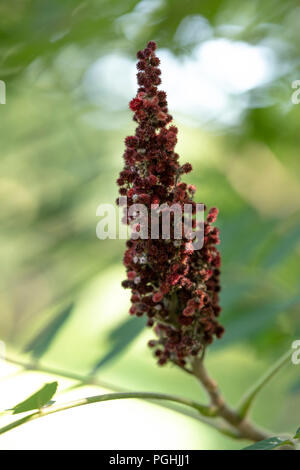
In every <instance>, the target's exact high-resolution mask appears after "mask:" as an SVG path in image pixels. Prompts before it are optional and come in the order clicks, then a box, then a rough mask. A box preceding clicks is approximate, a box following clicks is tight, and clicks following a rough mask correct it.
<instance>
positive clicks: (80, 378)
mask: <svg viewBox="0 0 300 470" xmlns="http://www.w3.org/2000/svg"><path fill="white" fill-rule="evenodd" d="M6 361H7V362H9V363H11V364H15V365H17V366H20V367H22V368H23V369H25V370H35V371H39V372H41V373H45V374H50V375H54V376H60V377H64V378H68V379H71V380H75V381H76V382H79V385H80V386H85V385H94V386H98V387H104V388H108V389H110V390H113V391H115V392H126V390H124V389H123V390H122V389H121V388H120V387H117V386H116V385H113V384H110V383H107V382H103V381H101V380H98V379H97V378H95V377H92V376H84V375H79V374H75V373H73V372H68V371H62V370H60V369H55V368H52V367H46V366H44V365H42V364H40V363H39V362H35V363H26V362H24V361H21V360H19V359H15V358H12V357H10V356H6ZM158 405H159V406H162V407H164V408H168V409H171V410H173V411H176V412H180V413H181V414H183V415H185V416H188V417H189V418H193V419H196V420H197V421H200V422H201V423H203V424H206V425H208V426H210V427H212V428H214V429H216V430H217V431H218V432H220V433H221V434H224V435H226V436H229V437H231V438H234V439H240V438H241V436H240V434H239V433H237V432H236V431H235V430H234V429H231V428H230V427H228V426H227V425H225V426H224V425H223V424H222V423H219V422H216V420H215V418H214V419H209V418H204V417H203V416H202V415H200V414H199V411H198V410H197V413H196V412H195V411H192V410H191V409H183V408H181V407H180V406H177V405H176V404H175V403H174V402H170V403H163V402H158ZM4 413H6V412H4ZM30 416H31V415H29V417H30ZM29 417H28V416H26V417H25V418H22V419H21V420H19V421H20V425H21V424H23V423H26V422H27V421H28V419H29ZM12 424H13V423H12ZM13 427H15V426H13ZM13 427H12V428H10V429H13ZM8 430H9V429H8Z"/></svg>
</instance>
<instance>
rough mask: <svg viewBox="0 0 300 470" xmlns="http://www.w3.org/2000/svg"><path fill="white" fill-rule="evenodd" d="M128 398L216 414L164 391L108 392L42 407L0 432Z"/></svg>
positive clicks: (205, 413) (206, 407)
mask: <svg viewBox="0 0 300 470" xmlns="http://www.w3.org/2000/svg"><path fill="white" fill-rule="evenodd" d="M126 398H131V399H132V398H142V399H146V400H167V401H173V402H176V403H179V404H181V405H186V406H189V407H191V408H194V409H195V410H196V411H198V412H199V413H201V414H203V415H204V416H210V417H211V416H215V413H214V410H213V409H212V408H210V407H208V406H204V405H201V404H200V403H197V402H195V401H192V400H187V399H185V398H181V397H176V396H173V395H165V394H163V393H148V392H126V393H108V394H104V395H96V396H93V397H87V398H81V399H79V400H75V401H72V402H69V403H65V404H62V405H53V406H51V407H49V408H45V409H41V410H39V411H37V412H35V413H32V414H30V415H28V416H25V417H24V418H21V419H18V420H16V421H13V422H12V423H10V424H8V425H7V426H4V427H2V428H1V429H0V434H4V433H6V432H8V431H10V430H11V429H14V428H16V427H18V426H21V425H22V424H25V423H28V422H29V421H33V420H35V419H38V418H42V417H44V416H48V415H51V414H53V413H58V412H60V411H65V410H69V409H71V408H78V407H79V406H84V405H89V404H91V403H99V402H102V401H111V400H121V399H126Z"/></svg>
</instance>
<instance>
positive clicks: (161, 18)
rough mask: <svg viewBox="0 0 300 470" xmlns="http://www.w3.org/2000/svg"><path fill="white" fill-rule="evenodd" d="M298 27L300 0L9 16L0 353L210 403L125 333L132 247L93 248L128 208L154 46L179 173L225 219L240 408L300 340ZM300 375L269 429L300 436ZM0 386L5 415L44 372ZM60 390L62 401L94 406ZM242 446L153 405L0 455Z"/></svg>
mask: <svg viewBox="0 0 300 470" xmlns="http://www.w3.org/2000/svg"><path fill="white" fill-rule="evenodd" d="M299 21H300V6H299V3H298V2H297V1H296V0H286V1H285V2H282V1H279V0H278V1H277V0H265V1H264V2H259V1H258V0H253V1H251V2H248V1H241V0H226V1H216V0H202V1H201V0H197V1H196V0H185V1H182V0H169V1H167V0H151V1H150V0H141V1H137V0H127V1H124V0H106V1H105V0H86V1H75V0H65V1H63V2H62V1H60V0H42V1H41V0H11V1H10V2H5V4H4V3H3V2H2V3H1V5H0V37H1V43H0V44H1V45H0V48H1V61H0V79H1V80H3V81H5V83H6V104H5V105H0V115H1V127H0V139H1V163H0V196H1V212H0V219H1V234H0V237H1V243H0V255H1V291H0V308H1V315H0V340H1V341H3V342H5V345H6V350H7V355H8V356H10V357H14V358H16V357H18V358H19V359H21V360H23V361H26V362H32V361H34V362H35V363H36V362H38V363H40V364H42V366H44V367H45V366H47V367H51V368H56V369H60V370H64V371H68V372H71V373H75V374H84V375H88V374H90V373H91V371H94V372H95V373H96V376H97V378H98V379H99V380H101V381H104V382H109V383H111V384H113V385H114V386H116V387H119V388H122V389H129V390H145V391H160V392H166V393H168V392H174V393H175V392H176V394H178V395H183V396H188V397H194V398H198V399H199V400H204V394H203V392H202V391H201V390H200V389H199V387H198V385H197V383H194V381H193V380H192V379H191V378H190V377H187V376H186V375H184V373H183V372H180V371H177V370H176V369H175V368H172V367H164V368H159V367H158V366H156V364H155V361H154V359H153V358H152V356H151V352H150V351H149V349H148V348H147V347H146V342H147V339H148V338H151V337H152V334H151V331H149V330H148V329H145V328H144V324H145V322H144V320H143V319H132V318H129V317H128V305H129V294H128V292H127V291H124V290H122V288H121V286H120V282H121V281H122V279H123V278H124V268H123V266H122V256H123V251H124V240H120V241H118V240H106V241H100V240H98V239H97V238H96V233H95V231H96V224H97V222H98V219H97V217H96V209H97V206H98V205H99V204H100V203H108V202H111V203H113V202H114V201H115V199H116V196H117V187H116V185H115V179H116V178H117V175H118V172H119V171H120V169H121V167H122V164H123V162H122V153H123V148H124V143H123V141H124V137H125V136H126V135H128V134H131V133H133V132H134V128H135V125H134V123H133V122H132V113H131V111H130V110H129V108H128V101H129V100H130V99H131V98H132V97H133V96H134V94H135V89H136V84H135V53H136V51H137V50H138V49H140V48H143V47H144V46H145V43H146V42H147V41H148V40H150V39H151V40H155V41H157V43H158V55H159V57H160V58H161V60H162V66H161V68H162V81H163V83H162V86H161V88H162V89H165V90H166V91H167V93H168V100H169V110H170V112H171V114H172V115H173V116H174V122H175V124H176V125H177V126H178V127H179V143H178V146H177V149H178V152H179V154H180V156H181V162H182V163H184V162H186V161H189V162H191V163H192V165H193V168H194V171H193V172H192V173H191V174H190V175H188V177H187V178H186V181H188V182H190V183H193V184H196V185H197V187H198V191H197V194H196V197H197V200H198V202H205V203H206V204H207V205H216V206H218V207H219V210H220V216H219V227H220V228H221V234H222V235H221V240H222V243H221V252H222V256H223V268H222V286H223V287H222V297H221V301H222V307H223V314H222V320H223V323H224V324H225V326H226V330H227V333H226V335H225V336H224V338H223V339H222V340H221V341H218V342H215V344H214V345H213V346H212V348H211V350H210V353H209V355H208V359H207V363H208V366H209V368H210V370H211V373H212V374H213V375H214V376H215V377H216V378H217V379H218V381H219V382H220V385H221V388H222V389H223V391H224V393H225V395H226V396H227V397H228V400H229V402H230V403H232V404H235V403H236V402H237V401H238V399H239V398H240V396H241V394H242V393H243V392H244V391H245V390H246V389H247V387H248V386H249V385H251V383H252V382H253V381H254V380H255V378H257V377H258V376H259V375H260V374H261V373H262V372H263V371H264V370H265V368H266V367H268V366H269V365H271V364H273V362H274V360H276V358H277V357H278V356H280V354H281V353H282V352H284V351H285V350H286V349H287V348H289V347H290V345H291V343H292V341H294V340H295V339H300V320H299V307H300V287H299V285H300V283H299V280H300V197H299V196H300V159H299V119H300V105H298V106H297V105H294V104H292V101H291V96H292V93H293V91H294V90H293V89H292V82H293V81H294V80H297V79H300V67H299V63H300V62H299V47H298V45H299V40H300V30H299ZM299 373H300V366H298V367H296V366H294V365H290V366H288V367H287V368H286V369H285V370H284V371H282V372H281V373H280V375H279V376H278V377H277V378H275V379H274V381H273V382H272V383H271V384H270V385H269V386H268V387H267V388H266V389H265V390H264V392H263V393H262V394H261V395H260V397H259V400H258V401H257V404H256V407H255V410H254V412H253V416H254V418H255V419H256V421H257V422H258V423H259V424H260V425H262V426H264V427H266V428H269V429H271V430H273V431H274V432H294V431H295V430H296V428H297V426H298V427H299V425H300V413H299V409H300V393H299V392H300V382H299ZM52 377H55V374H54V375H53V374H52ZM0 379H1V382H0V387H1V409H5V408H7V407H10V406H12V405H14V404H15V403H16V402H17V401H20V400H23V399H24V398H25V397H26V395H28V394H30V393H31V392H33V391H35V389H36V388H38V387H39V386H40V385H41V384H42V383H44V382H45V381H49V375H47V374H43V373H41V372H30V371H22V368H20V367H18V366H16V365H12V364H10V363H9V362H6V363H4V362H3V363H2V364H1V367H0ZM59 383H60V389H59V390H60V392H61V399H62V400H64V401H66V400H67V399H69V398H70V397H74V396H85V395H87V394H89V393H99V388H96V387H92V388H91V387H84V388H77V389H76V388H75V389H72V390H69V389H68V387H69V386H70V385H72V384H74V383H75V382H74V381H73V382H72V381H71V380H66V379H64V378H59ZM112 388H113V387H112ZM64 389H66V390H64ZM103 390H109V387H108V386H106V387H103ZM87 408H89V409H87ZM5 419H6V418H1V422H2V423H5V422H6V421H5ZM242 445H243V443H241V442H236V441H231V440H230V439H229V438H226V437H225V436H222V435H219V434H218V433H217V432H216V431H214V430H212V429H210V428H208V427H206V426H205V425H203V424H200V423H198V422H196V421H195V420H192V419H191V418H188V417H184V416H181V415H179V414H178V413H177V412H175V411H171V410H169V409H166V408H162V407H159V406H157V405H154V404H149V403H143V402H141V401H125V402H123V401H121V402H110V403H107V404H105V403H104V404H99V405H89V406H88V407H84V409H80V410H72V411H70V412H66V413H62V414H59V415H57V416H52V417H48V418H45V419H43V420H40V422H35V423H30V424H28V425H26V427H24V428H19V429H18V430H15V431H12V432H11V433H8V434H6V435H4V436H3V437H2V438H1V440H0V447H1V448H99V449H101V448H107V449H108V448H109V449H126V448H129V449H137V448H140V449H146V448H150V449H151V448H154V449H166V448H169V449H231V448H233V449H239V448H241V447H242Z"/></svg>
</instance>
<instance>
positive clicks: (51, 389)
mask: <svg viewBox="0 0 300 470" xmlns="http://www.w3.org/2000/svg"><path fill="white" fill-rule="evenodd" d="M57 387H58V383H57V382H51V383H47V384H45V385H44V386H43V387H42V388H41V389H40V390H38V391H37V392H35V393H34V394H33V395H31V396H30V397H28V398H26V400H24V401H22V402H20V403H18V404H17V405H16V406H14V407H13V408H12V411H13V415H16V414H20V413H25V412H26V411H32V410H38V409H41V408H42V407H43V406H45V405H47V403H49V402H50V400H51V398H52V397H53V396H54V395H55V393H56V391H57Z"/></svg>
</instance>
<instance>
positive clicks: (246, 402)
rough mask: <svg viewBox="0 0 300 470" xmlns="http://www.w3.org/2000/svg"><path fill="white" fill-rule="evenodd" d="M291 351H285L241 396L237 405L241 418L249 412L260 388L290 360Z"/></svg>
mask: <svg viewBox="0 0 300 470" xmlns="http://www.w3.org/2000/svg"><path fill="white" fill-rule="evenodd" d="M290 357H291V351H288V352H287V353H285V354H284V355H283V356H282V357H281V358H280V359H279V360H278V361H277V362H276V364H275V365H274V366H273V367H271V368H270V369H269V370H268V371H267V372H266V373H265V374H264V375H263V376H262V377H261V378H260V379H259V380H258V381H257V382H256V383H255V384H254V385H253V386H252V387H251V388H250V390H248V392H247V393H246V394H245V395H244V397H243V398H242V400H241V402H240V404H239V406H238V410H237V412H238V414H239V416H240V417H241V418H244V417H245V416H247V414H248V413H249V410H250V408H251V405H252V403H253V402H254V400H255V398H256V396H257V395H258V393H259V392H260V391H261V390H262V388H263V387H264V386H265V385H266V384H267V383H268V382H269V381H270V380H271V379H272V378H273V377H274V375H276V374H277V372H278V371H279V370H280V369H281V368H282V367H283V366H284V365H285V364H287V363H288V362H289V361H290Z"/></svg>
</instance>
